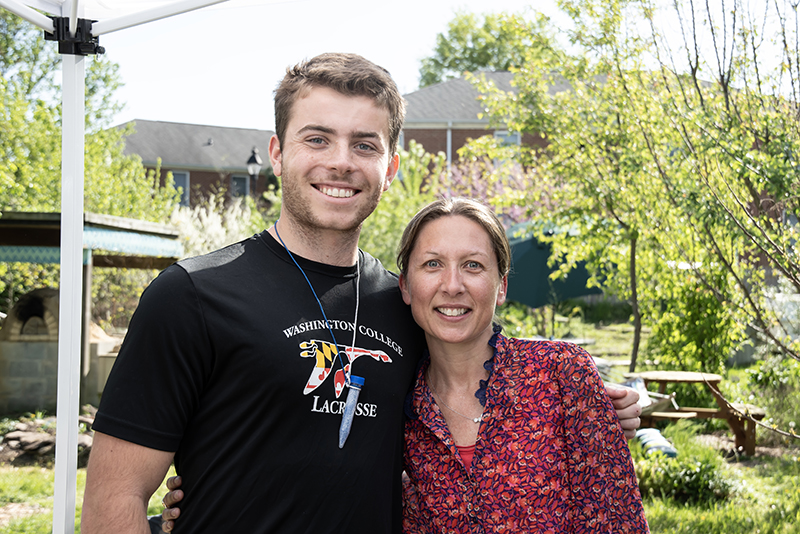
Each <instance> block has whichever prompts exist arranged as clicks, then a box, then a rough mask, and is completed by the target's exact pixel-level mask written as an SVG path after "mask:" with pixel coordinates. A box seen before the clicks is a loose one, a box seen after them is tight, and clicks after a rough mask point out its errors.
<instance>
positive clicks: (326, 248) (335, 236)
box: [267, 219, 360, 267]
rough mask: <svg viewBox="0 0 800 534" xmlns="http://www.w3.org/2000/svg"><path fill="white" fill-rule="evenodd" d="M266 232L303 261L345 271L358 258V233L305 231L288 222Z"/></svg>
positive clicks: (278, 224)
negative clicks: (331, 266) (332, 266)
mask: <svg viewBox="0 0 800 534" xmlns="http://www.w3.org/2000/svg"><path fill="white" fill-rule="evenodd" d="M267 232H268V233H269V234H270V235H271V236H272V237H274V238H275V239H276V240H277V241H278V242H279V243H282V244H283V245H284V246H285V247H286V248H287V249H289V251H290V252H291V253H292V254H297V255H298V256H301V257H303V258H305V259H307V260H312V261H316V262H319V263H325V264H327V265H335V266H339V267H349V266H351V265H355V263H356V260H357V258H358V236H359V233H360V230H354V231H352V232H342V231H339V230H309V229H306V228H298V227H297V225H294V224H292V223H291V222H290V221H289V220H284V219H279V220H278V221H276V222H275V225H274V226H272V227H271V228H269V229H268V230H267Z"/></svg>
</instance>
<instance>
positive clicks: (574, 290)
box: [507, 226, 603, 308]
mask: <svg viewBox="0 0 800 534" xmlns="http://www.w3.org/2000/svg"><path fill="white" fill-rule="evenodd" d="M507 235H508V236H509V242H510V245H511V273H509V275H508V293H507V298H508V300H512V301H514V302H519V303H521V304H525V305H527V306H530V307H531V308H539V307H541V306H546V305H548V304H557V303H559V302H563V301H565V300H568V299H571V298H576V297H582V296H584V295H599V294H601V293H602V292H603V291H602V290H601V289H600V288H598V287H592V288H588V287H586V284H587V282H588V281H589V272H588V271H587V270H586V264H585V262H580V263H578V265H577V266H575V268H574V269H572V270H571V271H570V272H569V273H567V275H566V277H564V278H559V279H557V280H553V279H551V278H550V274H551V273H553V272H554V271H555V269H554V268H552V267H550V266H549V265H548V260H549V259H550V254H551V252H552V249H551V247H550V245H549V244H548V243H544V242H542V241H540V240H539V239H537V238H536V232H535V231H532V230H530V229H528V230H527V231H522V230H521V228H520V227H518V226H517V227H512V228H510V229H509V230H508V232H507Z"/></svg>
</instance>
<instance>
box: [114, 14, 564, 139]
mask: <svg viewBox="0 0 800 534" xmlns="http://www.w3.org/2000/svg"><path fill="white" fill-rule="evenodd" d="M531 4H535V5H536V9H537V10H539V11H541V12H544V13H546V14H548V15H551V16H554V15H556V16H557V9H556V8H555V7H554V5H555V2H554V1H553V0H539V1H537V2H531V0H492V1H491V2H486V1H485V0H403V1H397V0H372V1H366V2H365V1H363V0H359V1H355V0H231V1H229V2H225V3H222V4H219V5H217V6H211V7H208V8H204V9H202V10H199V11H195V12H190V13H185V14H182V15H177V16H175V17H171V18H168V19H164V20H160V21H156V22H151V23H148V24H144V25H142V26H138V27H134V28H128V29H125V30H120V31H117V32H113V33H109V34H106V35H103V36H101V37H100V44H101V45H102V46H103V47H105V49H106V56H107V57H108V58H109V59H111V60H112V61H114V62H116V63H117V64H119V67H120V74H121V77H122V81H123V83H124V84H125V85H124V87H123V88H121V89H120V90H119V91H117V93H116V95H117V99H118V100H119V101H120V102H122V103H125V108H124V110H123V111H122V112H121V113H119V114H117V116H116V118H115V120H114V121H113V124H121V123H124V122H127V121H130V120H133V119H146V120H159V121H171V122H185V123H191V124H205V125H212V126H228V127H236V128H257V129H265V130H272V129H274V117H273V109H272V91H273V90H274V88H275V86H276V85H277V83H278V82H279V81H280V79H281V78H282V77H283V75H284V73H285V70H286V67H288V66H291V65H294V64H295V63H297V62H298V61H300V60H302V59H305V58H311V57H313V56H315V55H317V54H320V53H323V52H354V53H357V54H361V55H362V56H364V57H366V58H367V59H370V60H371V61H374V62H375V63H377V64H378V65H381V66H382V67H384V68H386V69H387V70H389V72H390V73H391V74H392V76H393V77H394V79H395V81H396V82H397V85H398V87H399V88H400V91H401V92H402V93H403V94H405V93H409V92H412V91H414V90H416V89H417V87H418V82H419V74H418V73H419V65H420V60H421V59H422V58H424V57H426V56H429V55H431V54H432V52H433V48H434V46H435V42H436V35H437V34H438V33H444V32H446V30H447V23H448V22H449V21H450V20H452V19H453V17H454V15H455V13H456V12H457V11H459V10H461V11H466V12H473V13H479V14H483V13H487V12H492V13H496V12H500V11H509V12H514V13H530V9H531V8H530V7H529V6H530V5H531Z"/></svg>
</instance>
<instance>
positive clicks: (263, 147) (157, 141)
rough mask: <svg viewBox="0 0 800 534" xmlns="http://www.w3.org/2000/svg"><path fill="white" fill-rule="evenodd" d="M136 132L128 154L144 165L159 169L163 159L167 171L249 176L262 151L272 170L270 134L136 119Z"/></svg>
mask: <svg viewBox="0 0 800 534" xmlns="http://www.w3.org/2000/svg"><path fill="white" fill-rule="evenodd" d="M128 124H133V127H134V129H135V132H134V133H132V134H131V135H129V136H128V137H127V138H126V142H125V153H126V154H136V155H138V156H139V157H140V158H142V163H144V164H145V165H147V166H155V165H156V162H157V160H158V158H161V166H162V168H165V169H185V170H216V171H224V172H239V171H241V172H244V173H246V172H247V160H248V158H250V154H251V152H252V150H253V147H256V148H258V151H259V153H260V155H261V159H262V161H263V162H264V168H266V167H268V166H269V157H268V153H267V151H268V149H269V139H270V137H271V136H272V134H273V132H272V131H270V130H254V129H249V128H226V127H222V126H206V125H200V124H186V123H180V122H164V121H146V120H141V119H136V120H133V121H130V122H126V123H124V124H121V125H120V126H119V128H122V127H124V126H126V125H128Z"/></svg>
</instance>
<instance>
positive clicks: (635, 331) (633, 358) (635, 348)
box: [628, 230, 642, 373]
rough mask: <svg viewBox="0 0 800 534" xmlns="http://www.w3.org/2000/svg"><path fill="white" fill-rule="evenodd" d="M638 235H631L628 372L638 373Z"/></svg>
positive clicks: (639, 315) (639, 324) (639, 334)
mask: <svg viewBox="0 0 800 534" xmlns="http://www.w3.org/2000/svg"><path fill="white" fill-rule="evenodd" d="M637 237H638V235H637V232H636V231H635V230H634V231H633V233H632V235H631V264H630V275H631V311H632V313H633V348H632V349H631V364H630V367H628V371H630V372H631V373H633V372H635V371H636V358H637V357H638V356H639V342H640V341H641V338H642V315H641V313H639V296H638V293H637V291H636V239H637Z"/></svg>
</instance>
